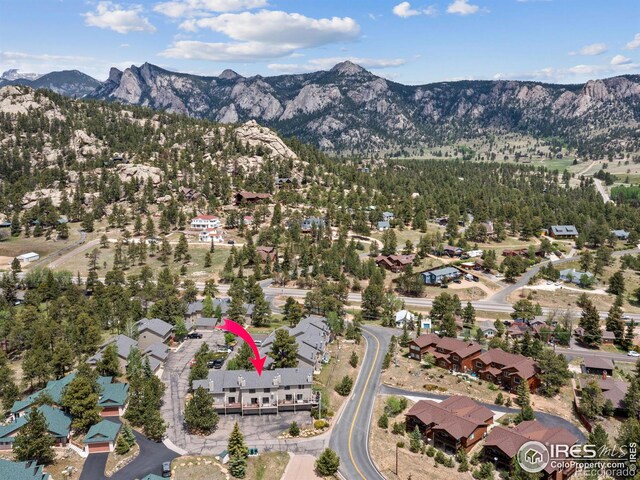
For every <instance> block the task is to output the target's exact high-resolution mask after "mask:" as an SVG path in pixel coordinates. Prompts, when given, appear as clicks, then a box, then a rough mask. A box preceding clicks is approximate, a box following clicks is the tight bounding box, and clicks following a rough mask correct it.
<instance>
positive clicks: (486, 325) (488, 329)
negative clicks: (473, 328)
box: [478, 322, 498, 338]
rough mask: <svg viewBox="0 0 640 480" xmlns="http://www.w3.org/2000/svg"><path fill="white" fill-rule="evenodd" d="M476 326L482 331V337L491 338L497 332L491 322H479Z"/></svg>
mask: <svg viewBox="0 0 640 480" xmlns="http://www.w3.org/2000/svg"><path fill="white" fill-rule="evenodd" d="M478 328H479V329H480V331H482V334H483V335H484V338H493V337H495V336H496V335H497V334H498V331H497V330H496V327H494V326H493V322H479V323H478Z"/></svg>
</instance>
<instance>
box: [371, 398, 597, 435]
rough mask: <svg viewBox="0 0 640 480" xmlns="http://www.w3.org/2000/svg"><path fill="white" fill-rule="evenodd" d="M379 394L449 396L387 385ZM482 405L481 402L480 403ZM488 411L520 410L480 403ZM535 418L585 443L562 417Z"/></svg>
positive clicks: (510, 411)
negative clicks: (565, 430)
mask: <svg viewBox="0 0 640 480" xmlns="http://www.w3.org/2000/svg"><path fill="white" fill-rule="evenodd" d="M380 393H382V394H385V395H403V396H407V397H418V398H424V399H428V400H444V399H446V398H448V397H449V396H450V395H436V394H433V393H422V392H413V391H411V390H405V389H403V388H397V387H390V386H388V385H382V386H381V387H380ZM480 403H482V402H480ZM482 405H484V406H485V407H487V408H488V409H489V410H493V411H496V412H502V413H518V412H519V411H520V409H518V408H507V407H503V406H500V405H495V404H493V403H482ZM534 414H535V416H536V420H538V421H539V422H540V423H542V424H543V425H545V426H546V427H549V428H558V427H559V428H566V429H567V430H569V431H570V432H571V433H573V434H574V435H575V436H576V437H578V440H579V442H580V443H582V442H584V441H585V437H584V434H583V433H582V432H581V431H580V429H579V428H578V427H577V426H575V425H574V424H573V423H571V422H570V421H568V420H565V419H564V418H562V417H558V416H557V415H551V414H550V413H544V412H534Z"/></svg>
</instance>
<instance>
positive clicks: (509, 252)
mask: <svg viewBox="0 0 640 480" xmlns="http://www.w3.org/2000/svg"><path fill="white" fill-rule="evenodd" d="M502 256H503V257H528V256H529V249H528V248H518V249H515V250H513V249H510V248H506V249H504V250H503V251H502Z"/></svg>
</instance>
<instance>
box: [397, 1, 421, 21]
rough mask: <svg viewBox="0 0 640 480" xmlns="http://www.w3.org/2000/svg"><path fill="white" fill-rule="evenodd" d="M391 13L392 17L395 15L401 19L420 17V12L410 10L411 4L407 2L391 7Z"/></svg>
mask: <svg viewBox="0 0 640 480" xmlns="http://www.w3.org/2000/svg"><path fill="white" fill-rule="evenodd" d="M392 11H393V14H394V15H397V16H398V17H402V18H408V17H414V16H416V15H420V11H419V10H415V9H413V8H411V4H410V3H409V2H402V3H399V4H398V5H396V6H395V7H393V10H392Z"/></svg>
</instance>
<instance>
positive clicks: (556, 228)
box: [549, 225, 578, 238]
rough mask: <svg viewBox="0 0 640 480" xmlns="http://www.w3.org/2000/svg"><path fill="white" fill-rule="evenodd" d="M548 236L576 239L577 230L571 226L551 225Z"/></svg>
mask: <svg viewBox="0 0 640 480" xmlns="http://www.w3.org/2000/svg"><path fill="white" fill-rule="evenodd" d="M549 234H550V235H551V236H552V237H553V238H577V237H578V230H577V229H576V227H575V226H573V225H551V228H550V229H549Z"/></svg>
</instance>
